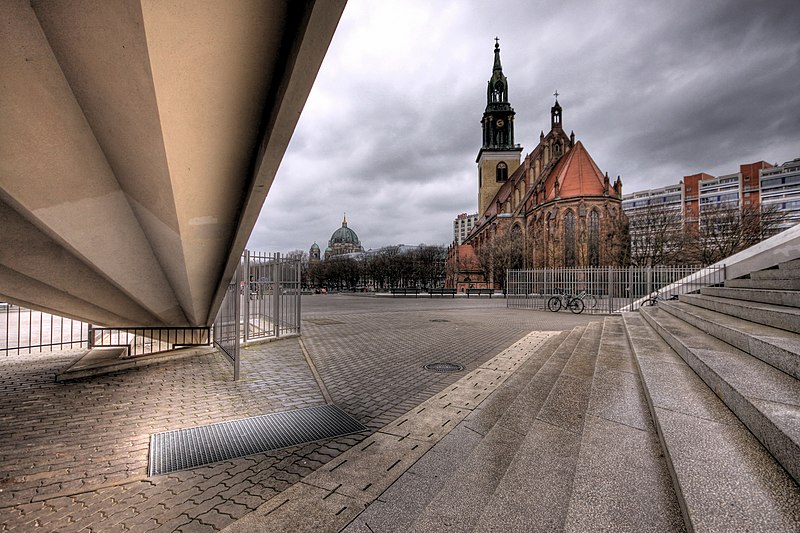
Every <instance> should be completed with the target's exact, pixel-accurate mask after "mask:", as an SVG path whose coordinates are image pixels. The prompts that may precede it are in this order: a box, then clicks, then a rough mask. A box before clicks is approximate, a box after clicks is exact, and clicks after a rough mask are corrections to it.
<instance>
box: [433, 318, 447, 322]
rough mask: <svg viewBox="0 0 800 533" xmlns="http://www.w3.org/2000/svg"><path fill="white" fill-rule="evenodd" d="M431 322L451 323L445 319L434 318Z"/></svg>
mask: <svg viewBox="0 0 800 533" xmlns="http://www.w3.org/2000/svg"><path fill="white" fill-rule="evenodd" d="M431 322H450V321H449V320H446V319H444V318H433V319H431Z"/></svg>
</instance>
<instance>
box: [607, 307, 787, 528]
mask: <svg viewBox="0 0 800 533" xmlns="http://www.w3.org/2000/svg"><path fill="white" fill-rule="evenodd" d="M663 314H666V313H663ZM622 316H623V320H624V321H625V327H626V331H627V335H628V339H629V340H630V343H631V348H632V350H633V353H634V355H635V357H636V362H637V366H638V368H639V371H640V375H641V377H642V382H643V384H644V390H645V395H646V398H647V402H648V404H649V406H650V412H651V414H652V416H653V419H654V421H655V425H656V429H657V431H658V435H659V440H660V441H661V447H662V450H663V452H664V456H665V458H666V461H667V465H668V467H669V470H670V474H671V476H672V480H673V483H674V487H675V492H676V495H677V497H678V501H679V503H680V506H681V509H682V511H683V515H684V520H685V522H686V526H687V529H689V530H693V531H698V532H701V531H797V530H798V528H800V488H798V486H797V484H796V483H795V482H794V481H793V480H792V478H791V477H790V476H789V475H788V474H787V473H786V471H785V470H784V469H783V468H782V467H781V466H780V465H779V464H778V463H777V462H776V461H775V459H774V458H773V457H772V456H771V455H770V454H769V452H768V451H767V450H766V449H765V448H764V447H763V446H762V445H761V444H760V443H759V442H758V440H757V439H756V438H755V437H754V436H753V434H752V433H750V431H748V430H747V428H746V427H745V426H744V424H742V422H741V421H739V419H738V418H736V416H735V415H734V414H733V413H732V412H731V411H730V410H729V409H728V408H727V407H726V406H725V404H723V403H722V401H721V400H720V399H719V398H718V397H717V396H716V395H715V394H714V392H713V391H712V390H711V389H710V388H709V387H708V386H707V385H706V384H705V383H704V382H703V381H702V380H701V379H700V378H699V377H698V376H697V374H695V373H694V372H693V371H692V369H691V368H689V366H688V365H687V364H686V363H685V362H684V361H683V359H681V358H680V356H678V354H677V353H675V351H674V350H672V349H671V348H670V347H669V345H667V343H666V342H665V341H664V340H663V339H662V338H661V337H660V336H659V335H658V334H657V333H656V332H655V331H654V330H653V329H652V328H651V327H650V326H649V325H648V324H647V322H646V321H645V319H644V318H643V316H642V315H641V314H640V313H623V315H622Z"/></svg>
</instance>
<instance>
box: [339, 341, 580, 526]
mask: <svg viewBox="0 0 800 533" xmlns="http://www.w3.org/2000/svg"><path fill="white" fill-rule="evenodd" d="M583 329H584V328H583V327H579V328H576V329H575V330H573V331H571V332H562V333H560V334H559V335H556V336H554V337H552V338H551V339H549V340H548V341H547V342H546V343H545V344H544V345H543V346H542V347H541V348H540V349H539V350H538V351H537V352H536V353H535V354H533V355H532V356H531V357H530V359H528V361H526V362H525V364H524V365H523V366H522V368H520V369H519V370H518V371H517V372H515V373H514V375H513V376H512V377H510V378H509V379H508V380H507V381H506V383H504V384H503V386H502V387H500V388H498V389H497V390H496V391H495V392H494V393H492V394H491V395H490V396H489V397H488V398H486V400H484V402H483V403H481V405H480V406H479V407H478V408H477V409H475V410H474V411H473V413H471V414H470V415H468V418H465V419H464V421H462V423H461V424H460V425H459V426H458V427H457V428H456V429H454V430H453V431H452V432H451V433H449V434H448V435H447V436H446V437H445V438H444V439H442V441H441V442H439V443H438V444H437V445H436V446H434V447H433V448H432V449H431V450H430V452H428V453H427V454H425V455H424V456H423V457H422V458H421V459H420V460H419V461H417V463H416V464H414V466H412V467H411V468H410V469H409V470H408V471H407V472H406V473H405V474H404V475H403V477H401V478H400V479H399V480H398V481H397V482H395V483H394V484H393V485H392V486H391V487H390V488H389V489H388V490H386V492H384V493H383V494H381V495H380V497H379V498H378V499H377V500H376V501H374V502H373V503H372V504H371V505H370V506H369V507H368V508H367V509H366V510H365V511H364V512H363V513H361V515H359V516H358V518H356V519H355V520H354V521H353V522H352V523H351V524H350V525H349V526H348V527H347V528H345V529H344V530H343V531H344V532H347V533H355V532H361V531H382V532H383V531H386V532H394V531H397V532H401V531H402V532H405V531H408V530H409V529H410V528H411V527H412V525H413V524H414V522H415V521H416V520H417V519H418V518H420V517H421V515H422V514H423V512H424V511H425V509H426V507H427V506H428V505H429V504H430V503H431V501H432V500H434V499H435V498H436V497H437V495H438V494H439V493H440V491H442V489H443V488H445V487H450V486H452V485H453V479H454V478H455V477H456V476H457V475H458V473H459V471H460V470H461V469H463V468H464V465H466V464H467V463H468V462H469V461H470V460H471V459H473V460H474V458H475V457H476V453H480V449H484V450H486V449H487V444H488V443H485V437H486V436H487V435H488V434H489V433H490V431H491V429H492V427H494V426H495V424H496V423H497V422H498V421H500V420H502V419H503V415H504V413H505V412H506V411H507V410H508V408H509V406H510V405H512V404H514V403H515V402H517V401H519V400H518V398H522V399H523V401H526V402H531V401H532V400H533V401H535V399H534V398H532V396H533V394H532V393H531V390H530V389H531V388H532V387H531V386H529V384H530V383H531V382H536V383H539V384H540V386H543V387H545V388H546V391H545V392H544V396H545V397H546V396H547V394H548V391H549V388H547V385H546V383H544V382H546V381H547V379H546V378H545V376H548V375H552V376H553V377H551V378H550V388H552V385H553V383H554V382H555V379H556V378H557V376H558V375H559V373H560V372H561V368H563V366H564V364H565V363H566V361H567V359H568V358H569V356H570V355H571V354H572V351H573V350H574V349H575V346H576V345H577V344H578V341H579V340H580V338H581V335H582V333H583ZM543 401H544V400H543V399H542V400H540V401H539V405H541V403H542V402H543ZM468 419H469V422H467V420H468ZM504 436H505V435H504ZM494 444H495V445H497V444H499V439H494ZM511 456H513V453H512V454H511V455H510V456H509V458H508V460H509V461H510V458H511ZM493 457H494V456H493V455H489V456H488V457H487V458H488V459H491V458H493ZM478 482H479V483H481V482H483V480H478ZM491 490H494V487H492V488H491ZM431 519H433V518H431Z"/></svg>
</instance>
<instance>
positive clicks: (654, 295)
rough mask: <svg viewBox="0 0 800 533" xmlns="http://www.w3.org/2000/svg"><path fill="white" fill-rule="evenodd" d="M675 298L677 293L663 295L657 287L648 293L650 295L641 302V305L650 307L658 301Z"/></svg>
mask: <svg viewBox="0 0 800 533" xmlns="http://www.w3.org/2000/svg"><path fill="white" fill-rule="evenodd" d="M677 299H678V295H677V294H670V295H669V296H667V297H664V296H663V295H662V294H661V292H660V291H659V290H658V289H656V290H654V291H653V292H651V293H650V297H649V298H648V299H647V300H645V301H644V302H642V307H644V306H645V305H647V306H650V307H652V306H654V305H657V304H658V302H661V301H667V300H677Z"/></svg>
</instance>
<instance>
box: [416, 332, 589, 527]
mask: <svg viewBox="0 0 800 533" xmlns="http://www.w3.org/2000/svg"><path fill="white" fill-rule="evenodd" d="M586 334H587V330H586V328H584V327H579V328H576V329H575V330H573V331H572V332H571V333H570V335H569V336H568V337H567V340H565V342H564V343H563V344H562V345H561V346H560V347H559V348H558V349H556V350H555V351H554V353H553V355H552V357H550V358H549V359H548V360H547V362H546V363H545V364H544V365H542V366H541V368H540V369H539V370H538V371H537V372H536V373H535V374H534V375H533V376H530V375H528V376H527V380H528V382H527V383H526V384H525V385H524V387H523V389H522V390H521V391H520V393H519V394H518V395H517V397H516V398H514V401H512V402H510V403H506V402H502V403H506V408H505V409H504V411H503V413H502V415H501V416H500V417H496V416H494V415H493V414H492V412H491V411H496V408H495V407H493V406H492V405H491V404H487V407H486V409H476V410H475V411H474V412H473V413H472V414H471V415H470V416H469V417H467V418H466V419H464V422H463V423H462V424H461V426H460V427H459V428H458V429H457V430H456V431H461V432H462V433H469V432H474V433H477V434H478V435H483V439H482V440H481V441H480V442H479V443H478V444H477V446H475V448H473V450H472V451H471V453H470V454H469V456H467V457H466V458H465V459H464V461H463V462H462V463H461V464H460V465H459V466H458V468H457V469H455V471H454V472H453V474H452V476H451V477H450V478H449V479H448V480H447V483H446V484H445V486H443V487H442V488H441V489H440V490H439V491H438V492H437V494H436V495H435V496H434V497H433V498H432V499H431V501H430V502H429V503H428V504H427V505H426V506H425V508H424V509H420V510H419V513H418V516H417V518H416V520H415V521H414V523H413V524H411V526H410V527H409V528H407V531H410V532H415V533H426V532H428V531H469V530H471V529H472V528H473V527H474V525H475V523H476V522H477V521H478V519H479V518H480V516H481V514H482V512H483V510H484V507H485V505H486V502H487V501H488V500H489V498H491V496H492V494H493V493H494V492H495V490H496V488H497V485H498V483H499V482H500V480H501V479H502V478H503V476H504V475H505V472H506V470H507V469H508V466H509V464H510V463H511V460H512V459H513V458H514V455H515V454H516V452H517V450H518V449H519V447H520V445H521V444H522V442H523V439H524V438H525V435H526V433H527V432H528V431H529V429H530V426H531V424H532V422H533V421H534V420H535V419H536V416H537V415H538V414H539V411H540V409H541V408H542V406H543V405H544V403H545V400H546V399H547V398H548V395H549V394H550V391H551V390H552V388H553V386H554V384H555V383H556V380H557V379H558V377H559V376H560V375H561V373H562V372H563V370H564V367H565V365H566V364H567V362H568V361H570V360H571V357H572V354H573V353H574V352H575V351H576V350H577V349H578V347H579V346H580V344H581V343H582V342H583V338H584V337H585V336H586ZM490 399H491V397H490V398H487V400H486V402H484V403H487V402H489V400H490ZM487 410H488V411H489V412H488V413H487V412H486V411H487ZM456 431H454V433H455V432H456ZM454 438H455V439H458V438H459V434H456V435H454Z"/></svg>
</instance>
